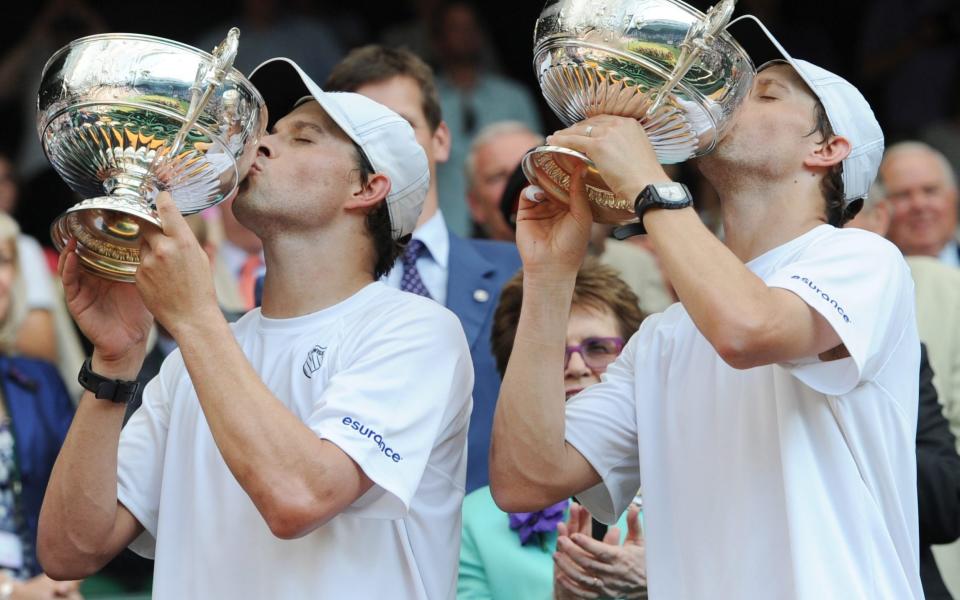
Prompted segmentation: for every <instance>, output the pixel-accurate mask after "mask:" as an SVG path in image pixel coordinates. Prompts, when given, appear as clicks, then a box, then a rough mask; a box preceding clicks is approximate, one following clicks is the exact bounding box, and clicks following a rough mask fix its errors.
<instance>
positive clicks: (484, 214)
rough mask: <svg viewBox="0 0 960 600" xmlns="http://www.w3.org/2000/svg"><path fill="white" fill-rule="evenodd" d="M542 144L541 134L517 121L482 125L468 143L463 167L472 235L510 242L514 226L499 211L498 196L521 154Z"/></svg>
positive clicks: (501, 193) (521, 157) (501, 194)
mask: <svg viewBox="0 0 960 600" xmlns="http://www.w3.org/2000/svg"><path fill="white" fill-rule="evenodd" d="M542 143H543V136H542V135H540V134H539V133H536V132H534V131H533V130H531V129H530V128H529V127H528V126H527V125H526V124H524V123H521V122H520V121H500V122H497V123H493V124H491V125H488V126H487V127H484V128H483V129H481V130H480V133H478V134H477V137H476V138H474V140H473V143H471V144H470V151H469V153H468V154H467V160H466V161H464V170H465V172H466V179H467V206H468V207H469V208H470V216H471V217H472V218H473V223H474V235H473V237H484V238H488V239H491V240H500V241H504V242H513V237H514V234H513V228H512V227H510V225H509V224H507V221H506V220H505V219H504V218H503V213H502V212H501V211H500V198H501V197H502V196H503V190H504V188H505V187H506V186H507V181H508V180H509V179H510V175H511V174H512V173H513V172H514V171H515V170H516V168H517V165H519V164H520V161H521V160H522V159H523V155H524V154H526V153H527V151H528V150H530V149H531V148H533V147H534V146H538V145H540V144H542Z"/></svg>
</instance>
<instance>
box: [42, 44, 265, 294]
mask: <svg viewBox="0 0 960 600" xmlns="http://www.w3.org/2000/svg"><path fill="white" fill-rule="evenodd" d="M238 39H239V30H237V29H236V28H234V29H231V30H230V32H229V34H228V35H227V38H226V39H225V40H224V41H223V42H222V43H221V44H220V45H218V46H217V48H215V49H214V51H213V54H212V55H211V54H208V53H206V52H202V51H200V50H197V49H195V48H192V47H190V46H187V45H185V44H181V43H178V42H174V41H171V40H166V39H162V38H157V37H152V36H146V35H137V34H103V35H94V36H90V37H85V38H81V39H79V40H75V41H74V42H71V43H70V44H69V45H67V46H66V47H64V48H62V49H60V50H59V51H57V52H56V53H55V54H54V55H53V56H52V57H51V58H50V60H49V61H48V62H47V64H46V66H45V67H44V70H43V77H42V83H41V85H40V91H39V96H38V100H37V105H38V112H37V131H38V133H39V135H40V141H41V145H42V146H43V150H44V152H45V153H46V155H47V158H48V159H49V160H50V163H51V164H52V165H53V168H54V169H55V170H56V172H57V173H58V174H59V175H60V177H62V178H63V180H64V181H65V182H66V183H67V185H69V186H70V188H72V189H73V190H74V191H75V192H77V193H78V194H79V195H80V196H81V197H83V198H85V200H83V201H82V202H80V203H78V204H77V205H75V206H73V207H71V208H70V209H69V210H67V211H66V212H65V213H63V214H62V215H61V216H60V217H58V218H57V220H56V221H54V223H53V225H52V226H51V229H50V232H51V236H52V238H53V243H54V245H55V246H56V248H57V250H62V249H63V248H64V247H65V246H66V245H67V243H68V241H69V240H70V238H76V240H77V254H78V257H79V258H80V264H81V265H82V266H83V267H84V268H85V269H87V270H88V271H90V272H92V273H94V274H96V275H98V276H100V277H104V278H107V279H112V280H116V281H125V282H131V281H133V279H134V275H135V273H136V270H137V266H138V265H139V262H140V251H139V248H140V236H141V231H142V229H143V228H144V227H160V225H161V224H160V220H159V218H158V215H157V212H156V197H157V194H159V193H160V192H162V191H169V192H170V193H171V195H172V197H173V199H174V201H175V202H176V204H177V207H178V208H179V209H180V211H181V212H182V213H184V214H192V213H196V212H199V211H201V210H204V209H205V208H208V207H210V206H213V205H215V204H217V203H219V202H221V201H223V200H225V199H226V198H228V197H230V195H231V194H233V193H234V192H235V191H236V189H237V186H238V184H239V182H240V180H241V179H242V178H243V175H244V174H245V173H246V170H247V168H249V165H250V163H251V161H252V160H253V158H254V155H255V152H254V151H253V150H254V148H255V145H256V143H257V141H258V139H259V137H260V136H261V135H262V132H263V130H264V128H265V124H266V109H265V107H264V102H263V98H261V96H260V93H259V92H258V91H257V90H256V88H254V87H253V86H252V85H251V84H250V82H249V81H247V79H246V78H245V77H244V76H243V75H242V74H241V73H240V72H239V71H237V70H236V69H233V67H232V65H233V60H234V58H235V57H236V53H237V47H238Z"/></svg>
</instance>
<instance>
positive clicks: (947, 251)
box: [940, 239, 960, 267]
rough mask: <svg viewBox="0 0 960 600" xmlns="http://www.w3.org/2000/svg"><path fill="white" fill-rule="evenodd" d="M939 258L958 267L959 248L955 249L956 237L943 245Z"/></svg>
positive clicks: (959, 262) (959, 260)
mask: <svg viewBox="0 0 960 600" xmlns="http://www.w3.org/2000/svg"><path fill="white" fill-rule="evenodd" d="M940 260H941V261H942V262H945V263H947V264H948V265H952V266H954V267H960V250H958V249H957V240H956V239H951V240H950V241H949V242H947V245H946V246H944V247H943V250H941V251H940Z"/></svg>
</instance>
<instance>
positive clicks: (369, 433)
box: [343, 417, 403, 463]
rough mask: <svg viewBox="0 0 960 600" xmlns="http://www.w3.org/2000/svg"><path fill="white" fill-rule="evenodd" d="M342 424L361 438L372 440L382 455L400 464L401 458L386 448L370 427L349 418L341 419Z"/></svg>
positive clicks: (385, 444)
mask: <svg viewBox="0 0 960 600" xmlns="http://www.w3.org/2000/svg"><path fill="white" fill-rule="evenodd" d="M343 424H344V425H345V426H347V427H349V428H350V429H353V430H354V431H356V432H358V433H359V434H360V435H362V436H363V437H365V438H367V439H369V440H372V441H373V442H374V443H375V444H376V445H377V447H378V448H379V449H380V452H383V455H384V456H386V457H387V458H389V459H390V460H392V461H393V462H395V463H398V462H400V461H401V460H403V458H402V457H401V456H400V455H399V454H398V453H397V452H396V451H394V449H393V448H391V447H389V446H387V443H386V442H384V441H383V436H382V435H380V434H379V433H377V432H376V431H374V430H373V429H371V428H370V427H367V426H365V425H364V424H363V423H361V422H360V421H357V420H355V419H351V418H350V417H344V418H343Z"/></svg>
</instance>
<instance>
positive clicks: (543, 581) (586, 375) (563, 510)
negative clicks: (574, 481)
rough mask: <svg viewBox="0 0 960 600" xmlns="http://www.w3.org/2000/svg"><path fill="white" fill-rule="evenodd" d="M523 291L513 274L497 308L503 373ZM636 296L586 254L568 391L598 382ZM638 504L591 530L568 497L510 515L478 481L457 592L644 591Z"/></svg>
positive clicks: (540, 598)
mask: <svg viewBox="0 0 960 600" xmlns="http://www.w3.org/2000/svg"><path fill="white" fill-rule="evenodd" d="M522 294H523V279H522V273H518V274H517V275H516V276H515V277H514V278H513V279H511V280H510V281H509V282H507V284H506V285H505V286H504V288H503V291H502V292H501V294H500V303H499V305H498V306H497V310H496V313H495V315H494V323H493V330H492V336H491V338H492V340H491V341H492V346H493V352H494V356H495V357H496V360H497V368H498V370H499V371H500V375H501V377H502V376H503V373H504V372H505V370H506V366H507V361H508V360H509V357H510V350H511V348H512V346H513V339H514V336H515V334H516V325H517V320H518V319H519V315H520V304H521V300H522ZM638 305H639V302H638V299H637V297H636V295H635V294H634V293H633V292H632V291H630V288H629V287H627V285H626V284H625V283H624V282H623V281H622V280H621V279H620V278H619V277H618V276H617V273H616V271H614V270H613V269H611V268H610V267H606V266H604V265H601V264H599V263H597V262H594V261H592V260H590V261H587V262H586V263H584V266H583V267H582V268H581V269H580V272H579V273H578V274H577V283H576V286H575V288H574V293H573V306H572V307H571V310H570V317H569V320H568V322H567V352H566V367H565V369H564V383H565V386H564V387H565V390H566V396H567V399H569V398H571V397H572V396H573V395H575V394H577V393H578V392H580V391H581V390H582V389H584V388H585V387H588V386H590V385H593V384H594V383H598V382H599V381H600V375H601V374H602V373H603V372H604V371H605V370H606V367H607V365H609V364H610V363H611V362H613V361H614V360H615V359H616V357H617V356H618V355H619V354H620V350H621V349H622V348H623V345H624V343H625V341H626V340H627V339H628V338H629V336H630V335H632V334H633V333H634V332H635V331H636V330H637V328H639V326H640V322H641V321H642V320H643V317H644V315H643V313H642V312H641V311H640V309H639V307H638ZM639 512H640V509H639V502H638V503H637V505H635V507H631V509H630V511H628V513H627V514H625V515H622V516H621V518H620V521H619V522H618V523H617V527H612V528H610V530H609V531H607V532H606V533H605V534H604V533H603V532H597V531H592V530H593V529H597V526H600V524H599V523H596V524H594V525H593V526H591V519H590V515H589V513H588V512H587V511H586V509H584V508H582V507H580V506H579V505H577V504H575V503H571V502H569V501H564V502H560V503H558V504H555V505H553V506H550V507H547V508H545V509H543V510H541V511H537V512H536V513H516V514H508V513H505V512H503V511H502V510H500V509H499V508H498V507H497V505H496V504H495V503H494V501H493V497H492V496H491V494H490V488H489V487H483V488H479V489H477V490H475V491H474V492H472V493H471V494H469V495H467V497H466V498H465V499H464V501H463V530H462V535H461V548H460V573H459V579H458V584H457V598H458V600H481V599H485V600H549V599H551V598H557V599H559V600H567V599H568V598H598V597H600V598H645V597H646V573H645V563H644V546H643V540H642V537H641V534H640V523H639V521H640V517H639ZM628 519H629V520H630V521H632V522H631V523H629V524H628ZM564 521H567V522H566V523H565V522H564ZM602 527H603V526H600V528H602ZM621 532H623V534H621ZM591 533H594V534H595V537H597V538H599V540H595V539H593V537H591ZM558 542H559V545H558ZM600 556H603V557H605V559H603V560H602V559H601V558H599V557H600Z"/></svg>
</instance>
